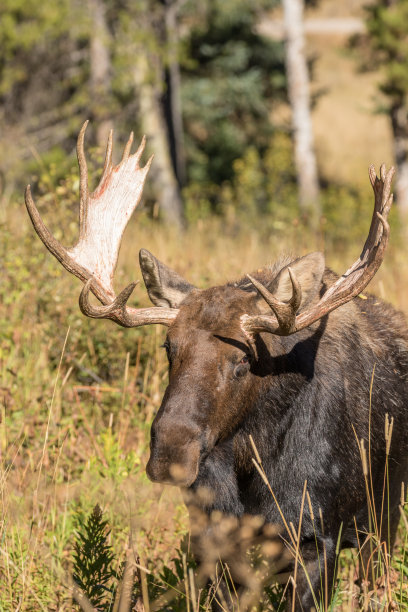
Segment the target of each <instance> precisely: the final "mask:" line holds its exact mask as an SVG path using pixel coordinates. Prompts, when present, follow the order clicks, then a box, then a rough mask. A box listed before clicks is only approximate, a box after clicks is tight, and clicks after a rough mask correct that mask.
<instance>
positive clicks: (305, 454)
mask: <svg viewBox="0 0 408 612" xmlns="http://www.w3.org/2000/svg"><path fill="white" fill-rule="evenodd" d="M86 126H87V122H86V123H85V124H84V125H83V127H82V129H81V131H80V134H79V136H78V142H77V156H78V165H79V172H80V207H79V225H80V229H79V240H78V242H77V244H76V245H75V246H73V247H72V248H65V247H64V246H62V244H60V243H59V242H58V241H57V240H56V239H55V238H54V237H53V235H52V234H51V233H50V231H49V230H48V229H47V227H46V226H45V224H44V223H43V221H42V219H41V217H40V214H39V212H38V210H37V208H36V206H35V204H34V201H33V198H32V195H31V191H30V186H28V187H27V189H26V193H25V201H26V206H27V209H28V213H29V215H30V217H31V220H32V222H33V225H34V228H35V230H36V232H37V234H38V235H39V237H40V238H41V240H42V241H43V243H44V244H45V246H46V247H47V249H49V251H50V252H51V253H52V254H53V255H54V256H55V257H56V258H57V259H58V260H59V261H60V263H61V264H62V265H63V266H64V267H65V268H66V269H67V270H68V271H69V272H71V273H72V274H74V275H75V276H77V277H78V278H79V279H80V280H81V281H82V282H83V283H84V286H83V288H82V291H81V293H80V297H79V307H80V309H81V311H82V313H83V314H84V315H86V316H88V317H92V318H97V319H101V318H108V319H111V320H112V321H114V322H115V323H118V324H119V325H121V326H124V327H138V326H142V325H151V324H161V325H164V326H166V327H167V336H166V340H165V343H164V347H165V350H166V352H167V357H168V362H169V384H168V386H167V389H166V391H165V393H164V397H163V401H162V403H161V406H160V409H159V411H158V413H157V415H156V417H155V418H154V421H153V423H152V427H151V443H150V459H149V461H148V464H147V468H146V470H147V474H148V476H149V478H150V479H151V480H152V481H154V482H161V483H170V484H175V485H178V486H180V487H182V488H183V490H188V491H191V492H194V491H198V490H199V489H200V488H204V489H206V490H209V491H211V493H212V495H211V497H208V498H205V499H204V498H203V501H202V504H203V510H204V511H205V512H207V513H211V512H213V511H214V510H217V511H220V512H222V513H225V514H227V515H232V516H235V517H242V516H244V515H260V516H262V517H263V518H264V519H265V521H267V522H268V523H270V524H274V525H283V526H284V525H286V526H287V525H290V524H291V523H292V524H293V526H294V527H295V530H299V559H300V560H301V567H300V568H299V571H298V572H297V578H296V586H295V587H293V592H292V603H289V604H288V605H289V606H290V609H295V610H310V609H311V608H312V607H315V608H317V607H318V606H319V602H321V601H322V599H323V597H324V593H323V591H324V588H325V586H324V585H326V586H327V585H328V588H329V589H330V588H331V586H332V585H333V582H334V580H335V566H336V547H337V548H339V547H341V548H345V547H356V546H357V545H358V544H360V545H361V544H362V542H364V539H365V536H366V534H367V533H368V532H369V528H370V515H371V520H374V521H376V522H377V524H378V525H379V526H380V530H381V534H380V537H381V540H382V541H384V542H387V543H388V544H387V550H388V553H391V551H392V546H393V543H394V540H395V535H396V529H397V524H398V519H399V499H400V492H401V483H403V482H404V479H405V480H406V477H407V474H408V427H407V414H408V412H407V410H408V409H407V401H408V379H407V376H408V330H407V326H406V323H405V321H404V317H403V315H402V314H400V313H398V312H396V311H395V310H394V309H393V308H392V307H391V306H390V305H388V304H386V303H384V302H383V301H381V300H379V299H378V298H376V297H374V296H372V295H368V294H362V292H363V290H364V289H365V287H366V286H367V285H368V283H369V282H370V280H371V279H372V278H373V276H374V275H375V273H376V272H377V270H378V268H379V266H380V264H381V262H382V260H383V257H384V251H385V248H386V245H387V242H388V238H389V224H388V221H387V217H388V213H389V210H390V207H391V204H392V194H391V181H392V177H393V172H394V170H393V168H391V169H390V170H389V171H386V169H385V167H384V165H383V166H381V169H380V177H379V178H378V177H377V176H376V172H375V170H374V168H373V166H371V167H370V169H369V178H370V182H371V185H372V188H373V192H374V212H373V215H372V219H371V226H370V229H369V233H368V237H367V240H366V242H365V244H364V247H363V250H362V252H361V255H360V257H359V258H358V259H357V261H356V262H355V263H354V264H353V265H352V266H351V267H350V268H349V269H348V270H347V272H345V274H343V275H342V276H340V277H339V276H338V275H336V274H335V273H334V272H332V271H331V270H330V269H328V268H326V267H325V260H324V256H323V254H322V253H320V252H313V253H311V254H308V255H306V256H303V257H298V258H287V257H286V258H281V259H280V260H279V261H277V262H276V263H274V264H273V265H268V266H266V267H265V268H263V269H261V270H258V271H257V272H256V273H254V274H253V275H252V276H250V275H246V276H243V278H242V279H240V280H238V281H236V282H229V283H227V284H225V285H222V286H216V287H211V288H209V289H198V288H196V287H194V286H193V285H191V284H190V283H189V282H187V281H186V280H184V279H183V278H182V277H181V276H180V275H179V274H177V273H176V272H174V271H173V270H171V269H170V268H168V267H167V266H165V265H164V264H163V263H161V262H160V261H158V260H157V259H156V258H155V257H154V256H153V255H152V254H151V253H150V252H149V251H147V250H145V249H142V250H141V251H140V267H141V272H142V275H143V279H144V283H145V286H146V289H147V292H148V294H149V298H150V300H151V302H152V303H153V305H154V306H153V307H150V308H132V307H130V306H129V305H128V300H129V297H130V296H131V294H132V291H133V289H134V287H135V284H136V283H131V284H130V285H128V286H127V287H126V288H125V289H123V290H122V291H121V292H120V293H119V294H118V295H116V293H115V291H114V288H113V275H114V270H115V266H116V262H117V258H118V252H119V247H120V242H121V238H122V235H123V232H124V230H125V227H126V224H127V222H128V221H129V218H130V216H131V215H132V213H133V211H134V209H135V207H136V206H137V204H138V203H139V201H140V199H141V196H142V190H143V186H144V183H145V181H146V177H147V173H148V170H149V167H150V164H151V162H152V158H150V159H149V161H148V162H147V163H146V165H145V166H144V167H142V166H141V165H140V163H139V162H140V160H141V156H142V154H143V151H144V147H145V140H144V139H143V141H142V143H141V145H140V146H139V148H138V150H137V152H136V153H134V154H131V146H132V140H133V134H131V136H130V138H129V141H128V142H127V144H126V147H125V149H124V153H123V157H122V160H121V162H120V163H119V164H118V165H116V166H114V165H113V163H112V133H111V134H110V137H109V140H108V144H107V151H106V159H105V165H104V169H103V174H102V178H101V180H100V183H99V185H98V187H97V188H96V189H95V191H94V192H93V193H90V192H89V190H88V177H87V164H86V159H85V154H84V136H85V130H86ZM90 293H92V294H94V296H96V298H97V299H98V300H99V302H100V304H98V305H97V304H96V303H95V302H93V301H91V299H90ZM385 425H387V426H386V427H385ZM392 426H393V427H392ZM391 429H392V430H393V431H392V437H391ZM254 447H256V452H257V454H258V455H257V456H258V457H259V458H260V459H261V461H262V470H263V473H262V474H261V473H260V470H259V469H258V468H259V463H258V464H256V462H254V461H253V458H254ZM366 449H368V454H367V452H365V450H366ZM363 455H364V456H363ZM362 458H363V459H365V461H366V462H369V467H368V468H367V469H368V470H369V481H370V489H371V493H372V496H371V500H372V503H369V502H368V499H367V487H366V483H367V478H368V477H367V472H366V471H365V470H364V466H362ZM363 463H364V462H363ZM386 466H388V468H387V482H388V485H387V486H388V500H387V501H386V502H385V503H384V499H383V497H384V496H383V493H384V482H385V469H386ZM262 476H263V477H262ZM265 479H266V480H267V481H268V483H269V485H270V489H271V490H272V492H273V496H271V495H270V494H269V493H268V491H267V489H266V486H265V482H264V481H265ZM305 483H307V493H308V496H309V500H310V504H308V503H303V502H304V491H305ZM301 508H302V509H303V513H302V516H300V509H301ZM313 514H314V515H316V516H320V518H321V520H320V521H314V520H313ZM282 528H283V527H282ZM284 536H285V530H284V533H283V537H284ZM289 536H290V534H289V535H288V534H286V540H290V537H289ZM360 540H361V542H360ZM363 548H364V546H363ZM319 556H320V560H321V559H323V558H324V563H322V562H320V561H319ZM293 567H294V562H291V564H289V570H290V569H293ZM289 601H290V597H289Z"/></svg>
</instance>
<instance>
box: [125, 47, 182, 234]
mask: <svg viewBox="0 0 408 612" xmlns="http://www.w3.org/2000/svg"><path fill="white" fill-rule="evenodd" d="M135 58H136V60H135V65H134V70H133V75H134V80H135V85H136V91H137V94H138V101H139V109H140V120H141V123H142V128H143V132H144V133H145V134H146V137H147V139H148V143H149V147H151V149H152V151H153V152H154V162H153V164H152V167H151V170H150V176H151V177H152V180H153V181H154V187H155V195H156V197H157V201H158V205H159V209H160V210H161V211H162V212H163V214H164V216H165V218H166V219H167V220H168V221H169V222H170V223H172V224H174V225H176V226H178V227H179V228H182V227H183V225H184V217H183V204H182V200H181V194H180V190H179V186H178V182H177V179H176V175H175V172H174V169H173V164H172V160H171V154H170V146H169V136H168V130H167V124H166V119H165V116H164V112H163V106H162V104H161V87H160V85H161V80H160V79H159V76H158V72H161V67H160V66H157V65H156V66H155V65H154V58H152V56H149V57H147V55H146V50H145V49H141V50H140V51H139V52H137V51H136V53H135ZM156 64H157V62H156Z"/></svg>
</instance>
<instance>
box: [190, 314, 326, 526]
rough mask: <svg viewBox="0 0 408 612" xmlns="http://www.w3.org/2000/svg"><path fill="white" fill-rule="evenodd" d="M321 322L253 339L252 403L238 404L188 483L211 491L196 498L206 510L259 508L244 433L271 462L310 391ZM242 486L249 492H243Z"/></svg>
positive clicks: (250, 452) (194, 488) (258, 491)
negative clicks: (230, 428)
mask: <svg viewBox="0 0 408 612" xmlns="http://www.w3.org/2000/svg"><path fill="white" fill-rule="evenodd" d="M324 327H325V321H324V320H322V321H321V322H320V323H319V324H318V325H317V326H316V329H314V330H307V331H306V330H305V331H304V332H300V333H299V334H296V336H291V337H288V338H280V339H279V341H278V342H277V338H274V339H273V342H271V341H270V340H269V338H268V336H266V337H265V339H263V338H258V340H257V348H258V355H259V360H258V363H257V364H256V365H255V366H254V372H255V374H256V377H255V382H254V389H253V393H252V395H251V398H250V402H251V403H250V405H244V406H243V407H242V409H243V411H244V412H245V415H246V416H245V417H244V418H243V420H242V421H241V422H240V424H239V425H238V426H237V428H236V429H235V431H234V432H232V434H231V435H230V436H228V437H227V438H225V439H224V440H222V441H221V442H220V443H218V444H217V445H216V446H215V447H214V448H213V449H212V451H211V452H210V453H209V455H208V456H207V457H205V459H204V460H203V462H202V463H201V465H200V470H199V474H198V478H197V480H196V481H195V483H194V484H193V486H192V487H190V490H191V491H192V492H193V495H196V494H197V492H200V491H201V490H203V489H205V490H208V491H210V492H211V495H210V501H209V502H208V500H206V499H205V496H204V502H203V501H202V499H199V502H198V503H199V504H200V505H202V507H203V508H204V509H205V510H206V511H208V512H211V511H212V510H221V511H222V512H225V513H229V514H234V515H238V516H239V515H241V514H243V513H245V512H251V513H257V512H258V513H262V502H261V500H262V498H264V497H265V491H264V490H261V489H262V486H263V487H264V486H265V485H264V484H263V483H262V484H261V483H260V482H257V485H258V486H257V487H255V488H254V487H253V486H249V483H250V482H252V483H253V475H254V470H255V467H254V464H253V461H252V457H254V451H253V449H252V446H251V443H250V438H249V436H250V435H251V436H252V438H253V440H254V441H255V444H256V446H257V450H258V452H259V454H260V456H261V458H262V461H263V462H265V465H266V466H270V465H271V464H272V463H273V461H274V457H277V455H278V454H279V453H281V452H282V447H283V446H284V443H285V437H286V436H287V435H290V434H291V432H292V429H293V428H295V427H296V420H295V419H296V414H295V412H296V409H297V405H298V402H299V401H300V397H301V396H303V395H306V394H308V395H310V394H313V387H314V386H315V378H314V374H315V372H314V366H315V361H316V353H317V349H318V346H319V341H320V338H321V335H322V333H323V330H324ZM259 484H261V489H260V488H259ZM244 491H247V492H248V491H251V494H250V495H249V496H248V495H243V492H244ZM258 494H259V495H258ZM199 497H200V496H199ZM248 497H249V498H251V504H250V505H248V500H247V499H246V498H248ZM194 503H197V501H196V500H195V501H194Z"/></svg>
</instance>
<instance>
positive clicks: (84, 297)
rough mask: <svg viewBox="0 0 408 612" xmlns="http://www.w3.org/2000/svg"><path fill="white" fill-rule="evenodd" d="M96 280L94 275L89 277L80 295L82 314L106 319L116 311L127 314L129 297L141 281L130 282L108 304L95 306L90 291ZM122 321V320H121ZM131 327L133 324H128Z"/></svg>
mask: <svg viewBox="0 0 408 612" xmlns="http://www.w3.org/2000/svg"><path fill="white" fill-rule="evenodd" d="M94 281H95V279H94V278H93V276H91V278H89V279H88V280H87V281H86V283H85V285H84V286H83V287H82V291H81V293H80V295H79V308H80V310H81V312H82V314H84V315H86V316H87V317H91V318H92V319H105V318H107V317H108V316H109V315H111V314H113V313H115V312H116V311H120V312H121V313H122V314H125V315H126V304H127V301H128V299H129V298H130V296H131V295H132V293H133V290H134V288H135V287H136V285H138V284H139V281H136V282H135V283H130V284H129V285H128V286H127V287H125V289H123V290H122V291H121V292H120V293H119V295H118V296H117V297H116V298H115V299H114V300H113V302H111V303H110V304H107V305H106V306H94V305H92V304H91V303H90V301H89V292H90V290H91V287H92V283H93V282H94ZM120 322H121V321H120ZM126 327H131V325H129V326H126Z"/></svg>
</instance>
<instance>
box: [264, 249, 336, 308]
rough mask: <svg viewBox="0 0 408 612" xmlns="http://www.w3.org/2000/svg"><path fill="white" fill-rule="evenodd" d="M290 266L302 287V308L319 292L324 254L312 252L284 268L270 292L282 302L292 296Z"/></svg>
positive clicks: (323, 266)
mask: <svg viewBox="0 0 408 612" xmlns="http://www.w3.org/2000/svg"><path fill="white" fill-rule="evenodd" d="M288 267H289V268H290V269H291V270H292V272H294V274H295V276H296V278H297V279H298V281H299V283H300V286H301V289H302V302H301V305H300V308H302V307H303V306H305V305H306V304H308V303H309V302H310V301H311V300H313V298H314V297H315V296H316V294H317V293H318V292H319V290H320V287H321V283H322V277H323V273H324V268H325V262H324V255H323V253H320V252H315V253H310V254H309V255H305V256H304V257H300V258H299V259H295V261H293V262H292V263H290V264H289V266H286V267H285V268H283V269H282V270H281V271H280V272H279V274H278V276H277V277H276V278H275V280H274V281H273V282H272V285H271V287H270V292H271V293H273V295H274V296H275V297H276V298H278V300H280V301H282V302H287V301H288V300H289V299H290V298H291V296H292V282H291V280H290V276H289V272H288Z"/></svg>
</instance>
